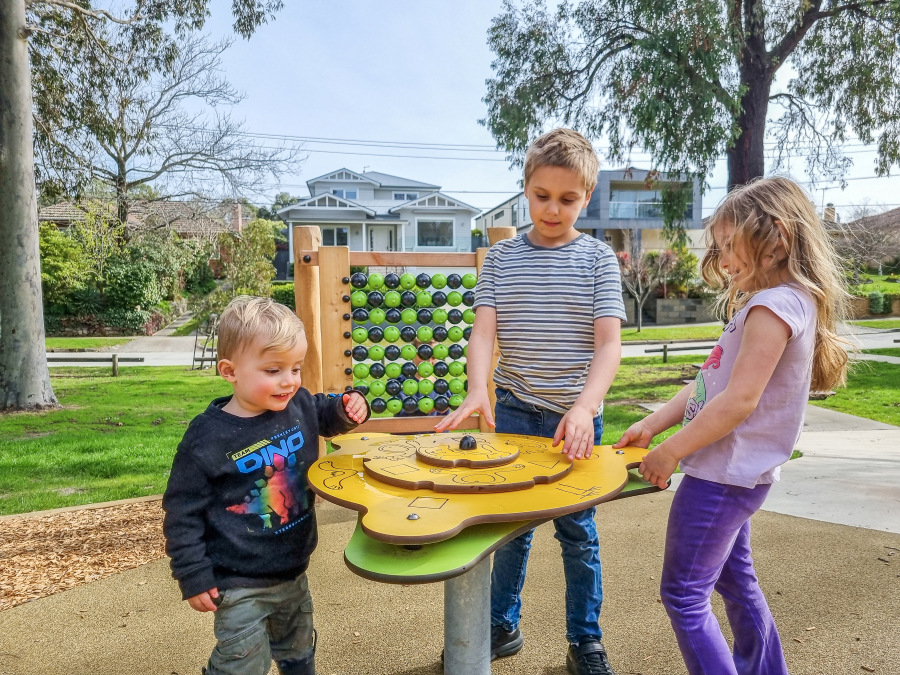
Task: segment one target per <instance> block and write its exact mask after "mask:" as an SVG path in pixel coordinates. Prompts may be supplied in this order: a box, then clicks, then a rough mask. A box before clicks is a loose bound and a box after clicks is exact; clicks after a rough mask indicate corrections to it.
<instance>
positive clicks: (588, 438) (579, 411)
mask: <svg viewBox="0 0 900 675" xmlns="http://www.w3.org/2000/svg"><path fill="white" fill-rule="evenodd" d="M563 438H565V439H566V442H565V444H564V445H563V448H562V453H563V454H564V455H565V456H566V457H568V458H569V461H575V460H576V459H587V458H588V457H590V456H591V451H592V450H593V449H594V416H593V415H592V414H591V412H590V411H589V410H586V409H584V408H579V407H573V408H572V409H571V410H569V412H567V413H566V414H565V415H564V416H563V418H562V419H561V420H560V421H559V425H558V426H557V427H556V433H555V434H554V435H553V446H554V447H556V446H557V445H559V442H560V441H561V440H562V439H563Z"/></svg>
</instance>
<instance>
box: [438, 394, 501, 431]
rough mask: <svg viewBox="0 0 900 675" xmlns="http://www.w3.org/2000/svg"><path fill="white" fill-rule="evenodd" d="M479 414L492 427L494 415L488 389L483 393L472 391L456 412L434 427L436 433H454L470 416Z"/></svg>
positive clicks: (493, 425)
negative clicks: (448, 431) (475, 413)
mask: <svg viewBox="0 0 900 675" xmlns="http://www.w3.org/2000/svg"><path fill="white" fill-rule="evenodd" d="M474 412H477V413H479V414H481V415H483V416H484V419H485V420H486V421H487V423H488V424H489V425H491V426H492V427H495V426H497V425H496V424H494V415H493V413H492V412H491V399H490V397H489V396H488V393H487V389H484V390H482V391H470V392H469V395H468V396H466V398H465V399H463V404H462V405H461V406H459V408H457V410H456V412H454V413H451V414H449V415H447V416H446V417H445V418H444V419H442V420H441V421H440V422H438V423H437V424H435V425H434V430H435V431H446V430H447V429H449V430H450V431H453V430H454V429H456V427H457V426H459V423H460V422H462V421H463V420H466V419H468V418H469V416H470V415H471V414H472V413H474Z"/></svg>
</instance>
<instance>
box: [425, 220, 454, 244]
mask: <svg viewBox="0 0 900 675" xmlns="http://www.w3.org/2000/svg"><path fill="white" fill-rule="evenodd" d="M416 230H417V237H416V241H417V244H416V245H417V246H446V247H450V246H453V221H452V220H419V221H416Z"/></svg>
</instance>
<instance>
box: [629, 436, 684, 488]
mask: <svg viewBox="0 0 900 675" xmlns="http://www.w3.org/2000/svg"><path fill="white" fill-rule="evenodd" d="M642 459H643V460H644V461H642V462H641V466H640V467H639V468H638V471H639V472H640V474H641V475H642V476H643V477H644V480H645V481H647V482H648V483H653V484H654V485H656V487H658V488H659V489H660V490H665V489H666V488H667V487H669V484H668V482H667V481H668V480H669V478H671V476H672V474H673V473H675V469H676V468H677V467H678V459H677V458H675V457H673V456H672V455H671V454H670V453H669V452H668V451H667V450H666V447H665V444H662V443H661V444H660V445H657V446H656V447H655V448H653V450H651V451H650V452H648V453H647V454H646V455H644V457H643V458H642Z"/></svg>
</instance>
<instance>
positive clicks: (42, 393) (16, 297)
mask: <svg viewBox="0 0 900 675" xmlns="http://www.w3.org/2000/svg"><path fill="white" fill-rule="evenodd" d="M31 107H32V104H31V67H30V64H29V61H28V44H27V34H26V32H25V3H24V2H23V1H22V0H12V1H8V0H6V1H4V2H0V410H16V409H19V410H21V409H32V410H33V409H39V408H49V407H58V405H59V404H58V403H57V401H56V396H54V395H53V388H52V387H51V386H50V372H49V370H48V369H47V353H46V349H45V345H44V309H43V305H42V299H41V260H40V248H39V243H38V223H37V203H36V201H35V187H34V146H33V145H32V143H33V140H32V137H33V128H32V119H31Z"/></svg>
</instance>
